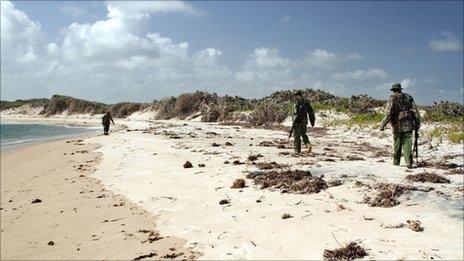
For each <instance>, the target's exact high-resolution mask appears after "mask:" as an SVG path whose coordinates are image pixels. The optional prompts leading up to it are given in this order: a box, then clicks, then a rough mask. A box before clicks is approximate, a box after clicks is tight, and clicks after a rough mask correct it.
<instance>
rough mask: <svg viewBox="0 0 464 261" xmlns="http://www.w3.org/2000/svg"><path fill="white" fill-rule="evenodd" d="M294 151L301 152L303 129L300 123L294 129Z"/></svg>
mask: <svg viewBox="0 0 464 261" xmlns="http://www.w3.org/2000/svg"><path fill="white" fill-rule="evenodd" d="M293 149H294V150H295V153H300V152H301V127H300V124H299V123H298V124H297V125H296V126H295V128H294V129H293Z"/></svg>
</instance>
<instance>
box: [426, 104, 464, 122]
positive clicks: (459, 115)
mask: <svg viewBox="0 0 464 261" xmlns="http://www.w3.org/2000/svg"><path fill="white" fill-rule="evenodd" d="M423 108H424V109H425V111H426V114H425V116H424V120H425V121H432V122H449V123H458V124H464V105H462V104H459V103H455V102H448V101H440V102H438V103H437V102H435V103H434V104H433V105H432V106H429V107H423Z"/></svg>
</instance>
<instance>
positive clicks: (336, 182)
mask: <svg viewBox="0 0 464 261" xmlns="http://www.w3.org/2000/svg"><path fill="white" fill-rule="evenodd" d="M327 185H328V186H329V187H336V186H340V185H343V183H342V181H341V180H339V179H334V180H330V181H328V182H327Z"/></svg>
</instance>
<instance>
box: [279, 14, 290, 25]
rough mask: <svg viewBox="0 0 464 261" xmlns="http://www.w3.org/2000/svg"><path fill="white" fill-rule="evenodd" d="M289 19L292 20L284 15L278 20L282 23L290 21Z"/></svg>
mask: <svg viewBox="0 0 464 261" xmlns="http://www.w3.org/2000/svg"><path fill="white" fill-rule="evenodd" d="M290 20H292V18H291V17H290V16H289V15H284V16H283V17H282V18H280V21H281V22H284V23H286V22H290Z"/></svg>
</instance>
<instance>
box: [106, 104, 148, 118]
mask: <svg viewBox="0 0 464 261" xmlns="http://www.w3.org/2000/svg"><path fill="white" fill-rule="evenodd" d="M148 106H149V105H148V104H146V103H130V102H121V103H117V104H115V105H113V106H111V109H110V112H111V115H112V116H113V117H116V118H125V117H128V116H130V115H131V114H132V113H134V112H136V111H141V110H144V109H146V108H147V107H148Z"/></svg>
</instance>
